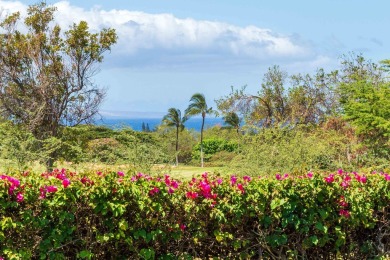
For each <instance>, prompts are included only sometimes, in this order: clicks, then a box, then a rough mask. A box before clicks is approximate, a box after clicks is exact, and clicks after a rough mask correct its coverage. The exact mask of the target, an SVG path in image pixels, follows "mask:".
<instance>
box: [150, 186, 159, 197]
mask: <svg viewBox="0 0 390 260" xmlns="http://www.w3.org/2000/svg"><path fill="white" fill-rule="evenodd" d="M159 192H160V189H159V188H157V187H153V189H151V190H150V191H149V195H150V196H153V195H155V194H156V193H159Z"/></svg>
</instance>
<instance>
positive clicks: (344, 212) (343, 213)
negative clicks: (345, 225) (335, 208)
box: [339, 209, 351, 218]
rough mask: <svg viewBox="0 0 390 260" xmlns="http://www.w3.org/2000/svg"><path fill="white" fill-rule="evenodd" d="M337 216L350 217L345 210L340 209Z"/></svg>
mask: <svg viewBox="0 0 390 260" xmlns="http://www.w3.org/2000/svg"><path fill="white" fill-rule="evenodd" d="M339 214H340V216H343V217H346V218H349V217H350V216H351V214H350V213H349V211H348V210H346V209H340V211H339Z"/></svg>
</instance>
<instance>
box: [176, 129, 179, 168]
mask: <svg viewBox="0 0 390 260" xmlns="http://www.w3.org/2000/svg"><path fill="white" fill-rule="evenodd" d="M178 152H179V127H178V126H177V127H176V167H177V166H179V154H178Z"/></svg>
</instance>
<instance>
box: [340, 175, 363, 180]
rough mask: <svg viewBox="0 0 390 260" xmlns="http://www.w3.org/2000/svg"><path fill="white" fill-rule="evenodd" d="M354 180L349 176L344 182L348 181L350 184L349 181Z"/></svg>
mask: <svg viewBox="0 0 390 260" xmlns="http://www.w3.org/2000/svg"><path fill="white" fill-rule="evenodd" d="M359 177H360V176H359ZM351 180H352V178H351V176H349V175H347V176H345V178H344V181H346V182H349V181H351Z"/></svg>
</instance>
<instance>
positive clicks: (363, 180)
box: [358, 175, 367, 183]
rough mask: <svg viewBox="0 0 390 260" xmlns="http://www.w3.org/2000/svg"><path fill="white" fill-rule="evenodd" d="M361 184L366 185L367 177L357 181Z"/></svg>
mask: <svg viewBox="0 0 390 260" xmlns="http://www.w3.org/2000/svg"><path fill="white" fill-rule="evenodd" d="M358 181H359V182H361V183H366V182H367V177H366V176H364V175H363V176H361V177H360V179H359V180H358Z"/></svg>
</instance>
